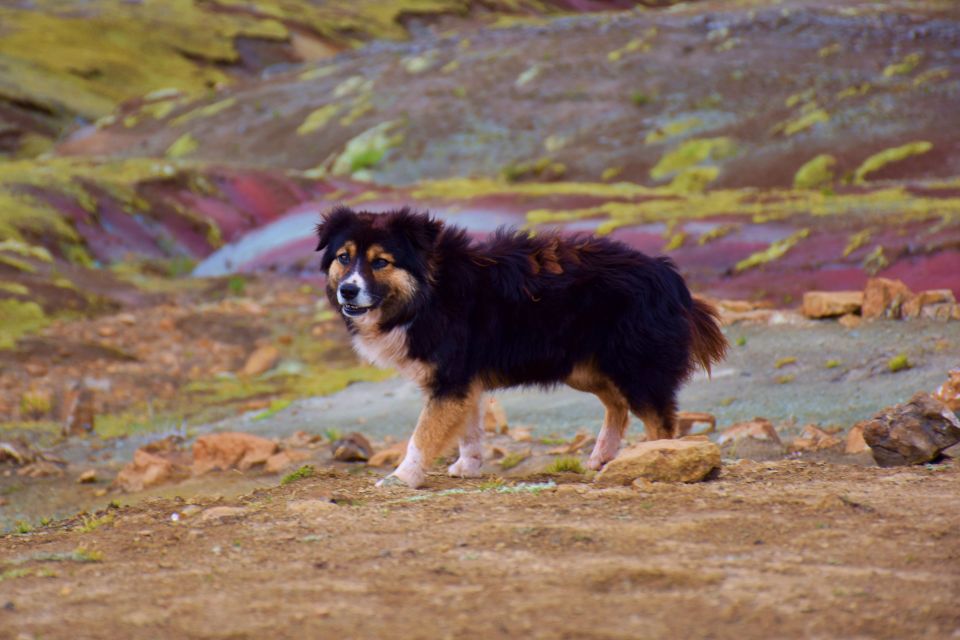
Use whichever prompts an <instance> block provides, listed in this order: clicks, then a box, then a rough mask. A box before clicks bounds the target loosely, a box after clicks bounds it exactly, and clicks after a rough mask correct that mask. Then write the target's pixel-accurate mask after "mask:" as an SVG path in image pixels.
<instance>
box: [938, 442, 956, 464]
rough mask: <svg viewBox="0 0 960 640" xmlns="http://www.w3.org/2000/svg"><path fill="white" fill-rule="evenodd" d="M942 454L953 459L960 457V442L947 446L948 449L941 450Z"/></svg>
mask: <svg viewBox="0 0 960 640" xmlns="http://www.w3.org/2000/svg"><path fill="white" fill-rule="evenodd" d="M940 455H942V456H946V457H947V458H951V459H953V460H958V459H960V442H958V443H957V444H955V445H953V446H952V447H947V448H946V449H944V450H943V451H941V452H940Z"/></svg>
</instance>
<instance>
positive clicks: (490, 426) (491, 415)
mask: <svg viewBox="0 0 960 640" xmlns="http://www.w3.org/2000/svg"><path fill="white" fill-rule="evenodd" d="M483 429H484V431H486V432H487V433H506V432H507V430H508V429H509V426H508V425H507V412H506V411H504V410H503V405H502V404H500V401H499V400H497V399H496V398H488V399H487V407H486V410H485V411H484V413H483Z"/></svg>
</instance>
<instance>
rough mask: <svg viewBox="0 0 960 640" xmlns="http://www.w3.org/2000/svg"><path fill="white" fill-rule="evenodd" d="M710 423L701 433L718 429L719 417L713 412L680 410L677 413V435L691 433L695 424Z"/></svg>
mask: <svg viewBox="0 0 960 640" xmlns="http://www.w3.org/2000/svg"><path fill="white" fill-rule="evenodd" d="M697 424H706V425H709V426H708V427H707V429H706V430H703V431H701V432H700V433H713V432H714V431H716V430H717V417H716V416H715V415H713V414H712V413H702V412H697V411H680V412H679V413H677V437H678V438H679V437H682V436H685V435H687V434H689V433H690V432H691V431H692V430H693V427H694V425H697Z"/></svg>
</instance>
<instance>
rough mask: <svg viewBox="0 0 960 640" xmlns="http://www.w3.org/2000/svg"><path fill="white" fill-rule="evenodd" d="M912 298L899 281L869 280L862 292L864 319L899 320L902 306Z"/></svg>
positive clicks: (906, 288) (908, 290)
mask: <svg viewBox="0 0 960 640" xmlns="http://www.w3.org/2000/svg"><path fill="white" fill-rule="evenodd" d="M912 297H913V293H912V292H911V291H910V289H909V288H908V287H907V285H905V284H903V282H901V281H900V280H890V279H888V278H870V279H869V280H867V286H866V288H865V289H864V290H863V308H862V310H861V313H862V315H863V317H864V318H868V319H874V318H899V317H900V316H901V314H902V309H903V305H904V304H905V303H906V302H907V301H908V300H909V299H910V298H912Z"/></svg>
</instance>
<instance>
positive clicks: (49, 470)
mask: <svg viewBox="0 0 960 640" xmlns="http://www.w3.org/2000/svg"><path fill="white" fill-rule="evenodd" d="M17 475H18V476H26V477H27V478H59V477H60V476H62V475H63V465H60V464H57V463H55V462H51V461H49V460H36V461H34V462H30V463H28V464H27V465H25V466H23V467H20V468H19V469H17Z"/></svg>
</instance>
